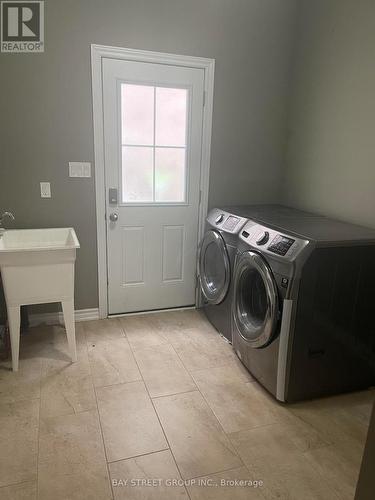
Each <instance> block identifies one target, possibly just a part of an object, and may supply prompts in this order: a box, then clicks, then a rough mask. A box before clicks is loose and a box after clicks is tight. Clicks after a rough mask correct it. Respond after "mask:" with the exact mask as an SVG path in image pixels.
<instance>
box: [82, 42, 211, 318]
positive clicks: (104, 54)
mask: <svg viewBox="0 0 375 500" xmlns="http://www.w3.org/2000/svg"><path fill="white" fill-rule="evenodd" d="M103 58H112V59H123V60H125V61H137V62H149V63H159V64H170V65H173V66H187V67H189V68H200V69H203V70H204V109H203V127H202V154H201V173H200V191H201V195H200V206H199V222H198V239H199V240H200V239H201V238H202V236H203V233H204V222H205V218H206V215H207V209H208V186H209V173H210V156H211V130H212V109H213V93H214V71H215V60H214V59H207V58H203V57H193V56H180V55H176V54H166V53H162V52H150V51H146V50H137V49H127V48H123V47H109V46H106V45H95V44H93V45H91V76H92V101H93V121H94V158H95V191H96V231H97V244H98V293H99V317H100V318H106V317H107V316H108V274H107V238H106V233H107V224H106V186H105V171H104V141H103V137H104V136H103V132H104V130H103V86H102V59H103Z"/></svg>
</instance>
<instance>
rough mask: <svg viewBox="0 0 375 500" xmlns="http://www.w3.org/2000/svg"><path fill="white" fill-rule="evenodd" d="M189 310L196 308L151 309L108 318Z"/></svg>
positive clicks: (113, 315) (112, 315)
mask: <svg viewBox="0 0 375 500" xmlns="http://www.w3.org/2000/svg"><path fill="white" fill-rule="evenodd" d="M191 309H196V306H195V305H193V306H184V307H170V308H166V309H151V310H150V311H136V312H129V313H119V314H108V318H122V317H124V316H141V315H142V316H143V315H145V314H154V313H161V312H174V311H189V310H191Z"/></svg>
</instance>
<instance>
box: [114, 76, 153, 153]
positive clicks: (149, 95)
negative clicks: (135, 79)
mask: <svg viewBox="0 0 375 500" xmlns="http://www.w3.org/2000/svg"><path fill="white" fill-rule="evenodd" d="M121 121H122V144H135V145H148V146H151V145H152V144H153V142H154V87H150V86H146V85H131V84H128V83H123V84H122V85H121Z"/></svg>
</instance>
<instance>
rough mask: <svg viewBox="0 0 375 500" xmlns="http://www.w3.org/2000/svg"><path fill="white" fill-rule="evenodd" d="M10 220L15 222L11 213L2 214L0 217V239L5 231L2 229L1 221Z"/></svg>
mask: <svg viewBox="0 0 375 500" xmlns="http://www.w3.org/2000/svg"><path fill="white" fill-rule="evenodd" d="M7 217H8V219H10V220H16V218H15V217H14V215H13V214H12V212H4V213H3V214H2V215H0V238H1V236H2V235H3V233H4V231H5V228H4V227H3V220H4V219H5V218H7Z"/></svg>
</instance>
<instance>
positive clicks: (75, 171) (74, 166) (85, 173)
mask: <svg viewBox="0 0 375 500" xmlns="http://www.w3.org/2000/svg"><path fill="white" fill-rule="evenodd" d="M69 177H91V163H89V162H87V161H70V162H69Z"/></svg>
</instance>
